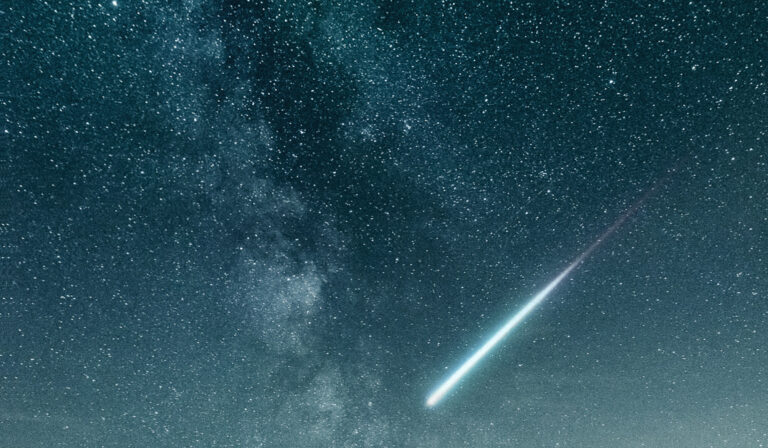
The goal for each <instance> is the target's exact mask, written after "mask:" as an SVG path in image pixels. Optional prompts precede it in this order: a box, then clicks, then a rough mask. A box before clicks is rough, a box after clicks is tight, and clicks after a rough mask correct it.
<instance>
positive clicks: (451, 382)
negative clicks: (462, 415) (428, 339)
mask: <svg viewBox="0 0 768 448" xmlns="http://www.w3.org/2000/svg"><path fill="white" fill-rule="evenodd" d="M664 180H666V176H665V177H664V178H662V179H661V180H659V181H657V182H656V183H655V184H654V185H653V187H651V189H650V190H648V191H647V192H646V193H645V194H644V195H643V196H642V197H641V198H640V199H638V200H637V201H635V203H634V204H632V206H631V207H630V208H629V209H627V211H625V212H624V214H622V215H621V216H619V218H618V219H617V220H616V222H614V223H613V225H611V226H610V227H609V228H608V229H607V230H606V231H605V232H603V234H602V235H600V237H599V238H598V239H597V240H596V241H595V242H594V243H592V245H591V246H589V247H588V248H587V249H586V250H585V251H584V252H582V253H581V255H579V256H578V257H577V258H576V259H575V260H574V261H573V262H572V263H571V264H569V265H568V267H566V268H565V269H564V270H563V271H562V272H561V273H560V274H559V275H558V276H557V277H555V279H554V280H552V281H551V282H549V284H548V285H547V286H546V287H545V288H544V289H542V290H541V291H540V292H539V293H538V294H536V295H535V296H533V298H532V299H531V300H530V301H529V302H528V303H527V304H526V305H525V306H524V307H523V308H522V309H520V311H518V312H517V313H515V315H513V316H512V317H511V318H510V319H509V320H508V321H507V323H506V324H504V326H503V327H501V329H500V330H498V331H497V332H496V333H495V334H494V335H493V336H491V338H490V339H488V341H486V342H485V344H483V345H482V346H481V347H480V348H479V349H478V350H477V351H476V352H475V353H474V354H473V355H472V356H470V357H469V359H467V360H466V361H464V364H462V365H461V367H459V368H458V369H457V370H456V371H455V372H453V374H451V376H449V377H448V379H447V380H445V381H444V382H443V383H442V384H441V385H440V386H439V387H438V388H437V389H435V391H434V392H432V393H431V394H430V395H429V397H428V398H427V407H430V408H431V407H433V406H435V405H436V404H437V403H438V402H440V400H442V399H443V397H445V395H446V394H447V393H448V392H450V390H451V389H453V387H454V386H456V383H458V382H459V381H460V380H461V378H462V377H463V376H464V375H466V374H467V373H468V372H469V371H470V370H472V368H473V367H475V365H477V363H478V362H480V360H482V359H483V358H484V357H485V355H487V354H488V352H490V351H491V349H493V347H495V346H496V344H498V343H499V342H500V341H501V340H502V339H504V336H506V335H507V334H509V332H510V331H512V329H513V328H515V327H516V326H518V325H519V324H520V322H522V321H523V320H524V319H525V318H526V317H527V316H528V315H529V314H531V312H532V311H533V310H535V309H536V307H538V306H539V305H540V304H541V302H543V301H544V299H546V298H547V296H549V295H550V293H552V291H553V290H554V289H555V288H556V287H557V285H559V284H560V282H562V281H563V280H564V279H565V278H566V277H568V274H570V273H571V272H572V271H573V270H574V269H576V267H578V266H579V264H581V262H582V261H584V259H585V258H587V257H588V256H589V255H590V254H591V253H592V252H593V251H594V250H595V249H597V247H598V246H600V244H602V243H603V241H605V239H606V238H608V237H609V236H610V235H611V234H612V233H613V232H615V231H616V229H618V228H619V227H621V225H622V224H624V221H626V220H627V218H629V217H630V216H631V215H632V214H633V213H634V212H635V211H637V209H638V208H640V206H641V205H642V204H643V202H644V201H645V200H646V199H647V198H648V196H650V195H651V194H653V192H654V191H656V189H657V188H658V187H659V186H660V185H661V184H662V183H663V182H664Z"/></svg>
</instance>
